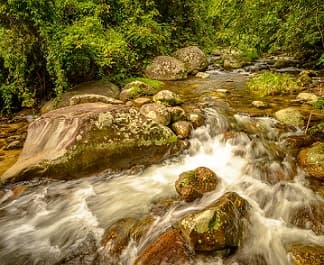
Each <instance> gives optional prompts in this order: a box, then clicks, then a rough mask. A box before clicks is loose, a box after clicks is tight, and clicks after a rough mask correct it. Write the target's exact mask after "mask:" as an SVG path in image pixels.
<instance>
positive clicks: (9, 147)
mask: <svg viewBox="0 0 324 265" xmlns="http://www.w3.org/2000/svg"><path fill="white" fill-rule="evenodd" d="M22 147H23V143H22V142H21V141H18V140H15V141H12V142H11V143H9V144H8V145H7V146H6V148H5V150H13V149H20V148H22Z"/></svg>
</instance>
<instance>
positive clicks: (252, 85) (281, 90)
mask: <svg viewBox="0 0 324 265" xmlns="http://www.w3.org/2000/svg"><path fill="white" fill-rule="evenodd" d="M248 88H249V90H250V92H251V93H253V94H256V95H258V96H259V97H264V96H269V95H272V96H273V95H279V94H288V93H291V92H293V91H294V90H297V88H298V85H297V83H296V81H295V80H293V78H292V77H291V76H290V75H288V74H279V73H272V72H270V71H265V72H263V73H260V74H257V75H256V76H254V77H253V78H251V79H250V80H249V81H248Z"/></svg>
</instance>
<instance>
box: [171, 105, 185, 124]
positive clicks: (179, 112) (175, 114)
mask: <svg viewBox="0 0 324 265" xmlns="http://www.w3.org/2000/svg"><path fill="white" fill-rule="evenodd" d="M168 111H169V112H170V114H171V121H172V122H176V121H180V120H185V119H186V112H185V111H184V109H183V108H181V107H179V106H176V107H168Z"/></svg>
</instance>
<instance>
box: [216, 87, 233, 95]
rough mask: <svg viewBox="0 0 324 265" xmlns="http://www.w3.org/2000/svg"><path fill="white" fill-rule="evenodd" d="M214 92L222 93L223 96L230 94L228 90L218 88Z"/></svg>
mask: <svg viewBox="0 0 324 265" xmlns="http://www.w3.org/2000/svg"><path fill="white" fill-rule="evenodd" d="M216 92H218V93H223V94H228V93H230V92H229V90H228V89H224V88H218V89H216Z"/></svg>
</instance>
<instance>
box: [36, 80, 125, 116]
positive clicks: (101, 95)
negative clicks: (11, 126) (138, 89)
mask: <svg viewBox="0 0 324 265" xmlns="http://www.w3.org/2000/svg"><path fill="white" fill-rule="evenodd" d="M119 93H120V90H119V87H118V86H116V85H115V84H113V83H111V82H109V81H106V80H98V81H90V82H84V83H80V84H79V85H76V86H74V87H72V88H71V89H69V90H67V91H66V92H64V93H63V95H62V96H61V98H60V99H59V100H58V101H57V100H55V99H52V100H50V101H48V102H47V103H46V104H45V105H44V106H43V107H42V108H41V110H40V112H41V114H45V113H47V112H49V111H52V110H55V109H58V108H63V107H66V106H69V105H76V104H80V103H93V102H103V103H107V102H106V101H107V99H106V97H107V98H109V99H108V100H111V99H116V98H118V97H119ZM85 95H91V97H89V96H87V97H86V96H85ZM80 97H81V98H80ZM71 103H72V104H71ZM108 103H113V102H108Z"/></svg>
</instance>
